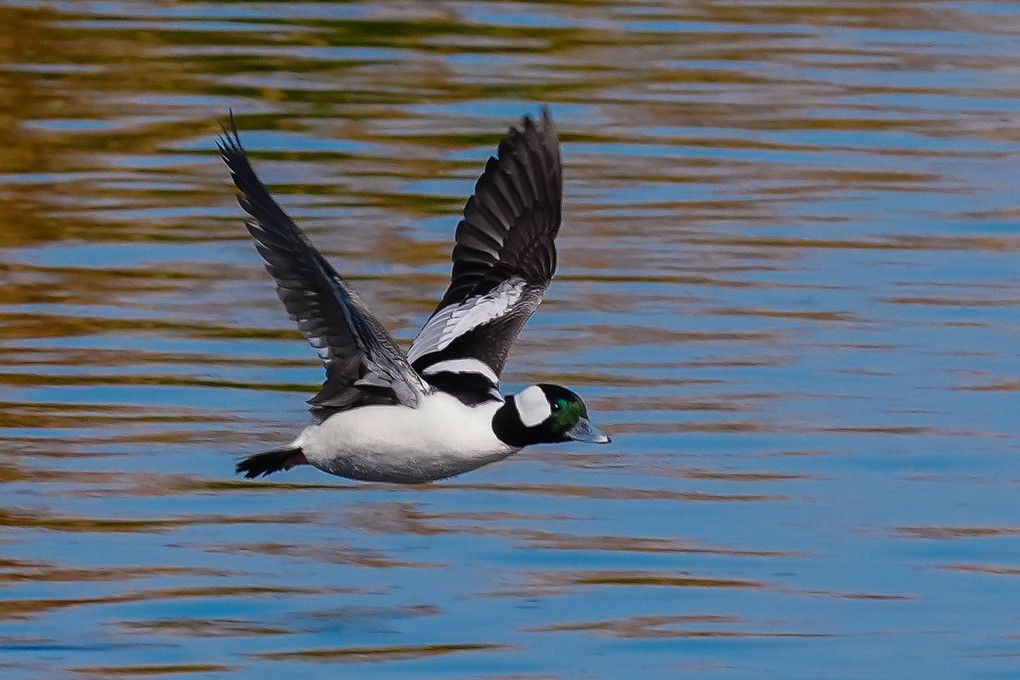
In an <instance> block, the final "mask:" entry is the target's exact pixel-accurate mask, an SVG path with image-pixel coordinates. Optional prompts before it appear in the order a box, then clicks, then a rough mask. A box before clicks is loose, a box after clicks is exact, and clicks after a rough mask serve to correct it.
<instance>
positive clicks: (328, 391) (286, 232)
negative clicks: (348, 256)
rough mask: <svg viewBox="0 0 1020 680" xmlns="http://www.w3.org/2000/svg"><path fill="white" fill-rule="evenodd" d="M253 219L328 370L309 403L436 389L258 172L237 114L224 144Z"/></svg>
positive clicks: (409, 401)
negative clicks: (413, 366) (310, 238)
mask: <svg viewBox="0 0 1020 680" xmlns="http://www.w3.org/2000/svg"><path fill="white" fill-rule="evenodd" d="M218 146H219V149H220V153H221V155H222V156H223V161H224V162H225V163H226V164H227V167H228V168H230V173H231V176H232V177H233V180H234V184H235V185H236V186H237V188H238V190H239V191H240V192H241V194H240V195H239V196H238V203H239V204H240V205H241V207H242V208H243V209H244V211H245V212H246V213H248V214H249V215H250V216H251V219H250V220H247V221H246V222H245V225H246V226H247V228H248V231H249V233H250V234H251V236H252V238H253V239H254V240H255V248H256V249H257V250H258V253H259V255H261V256H262V259H263V260H264V261H265V265H266V270H267V271H268V272H269V273H270V274H271V275H272V277H273V278H274V279H275V280H276V292H277V295H278V296H279V298H280V301H281V302H283V306H284V308H285V309H286V310H287V313H288V314H289V315H290V317H291V319H293V320H294V321H295V322H296V323H297V327H298V330H300V331H301V333H302V335H304V336H305V338H307V339H308V342H309V343H310V344H311V345H312V347H313V348H315V351H316V353H317V354H318V355H319V358H320V359H321V360H322V363H323V365H324V366H325V368H326V381H325V383H324V384H323V386H322V389H321V390H320V391H319V393H318V394H316V395H315V396H314V397H312V398H311V399H310V400H309V402H310V403H312V404H313V405H314V406H316V407H320V408H323V409H333V410H342V409H344V408H349V407H351V406H356V405H361V404H366V403H401V404H406V405H408V406H415V405H417V401H418V398H419V397H421V396H422V395H424V394H427V393H428V392H429V391H430V389H431V388H430V387H429V386H428V385H427V384H426V383H425V382H424V381H423V380H422V378H421V376H419V375H418V373H417V372H416V371H415V370H414V369H413V368H411V365H410V363H409V362H408V360H407V358H406V357H405V356H404V354H403V352H402V351H401V350H400V348H399V347H398V346H397V343H396V342H395V341H394V340H393V338H392V337H391V336H390V334H389V333H388V332H387V331H386V329H385V327H383V325H382V324H381V323H379V322H378V321H377V320H376V319H375V317H374V316H372V314H371V312H369V310H368V308H367V307H365V305H364V304H363V303H362V302H361V300H360V299H359V298H358V296H357V295H356V294H355V293H354V291H353V290H351V289H350V287H349V286H348V285H347V283H346V281H344V280H343V278H342V277H341V276H340V275H339V274H338V273H337V272H336V271H335V270H334V269H333V267H332V266H331V265H330V264H329V262H328V261H326V258H324V257H323V256H322V254H321V253H319V251H318V250H317V249H316V248H315V246H314V245H313V244H312V242H311V241H310V240H309V239H308V237H307V236H306V235H305V233H304V232H303V231H301V229H299V228H298V226H297V225H296V224H294V222H293V221H292V220H291V219H290V217H288V216H287V214H286V213H285V212H284V211H283V209H282V208H281V207H280V206H279V205H278V204H277V203H276V201H275V200H274V199H273V197H272V196H271V195H270V193H269V190H268V189H266V187H265V185H264V184H263V183H262V181H261V180H260V179H259V178H258V175H256V174H255V170H254V169H253V168H252V166H251V162H250V161H249V160H248V156H247V153H246V152H245V150H244V147H243V146H242V144H241V139H240V136H239V135H238V133H237V126H236V125H235V123H234V118H233V116H232V115H231V117H230V127H229V128H228V127H226V126H224V130H223V136H222V137H221V138H220V140H219V142H218Z"/></svg>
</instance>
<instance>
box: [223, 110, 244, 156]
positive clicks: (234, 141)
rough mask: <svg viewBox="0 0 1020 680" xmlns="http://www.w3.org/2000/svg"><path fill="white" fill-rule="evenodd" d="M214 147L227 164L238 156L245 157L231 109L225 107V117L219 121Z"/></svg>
mask: <svg viewBox="0 0 1020 680" xmlns="http://www.w3.org/2000/svg"><path fill="white" fill-rule="evenodd" d="M216 148H217V149H219V151H220V155H221V156H222V157H223V161H224V162H225V163H226V164H227V165H228V166H230V165H231V164H232V163H233V162H234V161H236V160H237V159H238V158H239V157H240V158H246V157H247V152H246V151H245V150H244V144H242V143H241V134H240V133H239V132H238V131H237V119H235V118H234V110H233V109H227V119H226V120H221V121H220V135H219V136H218V137H217V138H216Z"/></svg>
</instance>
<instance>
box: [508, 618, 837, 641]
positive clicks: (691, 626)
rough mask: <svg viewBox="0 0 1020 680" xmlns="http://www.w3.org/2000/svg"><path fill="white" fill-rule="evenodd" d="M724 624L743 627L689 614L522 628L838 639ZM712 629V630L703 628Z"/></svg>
mask: <svg viewBox="0 0 1020 680" xmlns="http://www.w3.org/2000/svg"><path fill="white" fill-rule="evenodd" d="M725 624H746V622H745V621H743V620H742V619H740V618H739V617H735V616H720V615H712V614H705V615H690V616H633V617H630V618H626V619H614V620H607V621H585V622H578V623H562V624H557V625H552V626H542V627H538V628H528V629H525V630H526V631H527V632H529V633H557V632H588V633H598V634H602V635H611V636H613V637H619V638H640V639H658V638H742V637H753V638H770V637H779V638H784V637H791V638H813V637H838V636H836V635H833V634H832V633H803V632H788V631H776V630H735V629H733V628H721V627H720V628H717V627H715V626H723V625H725ZM707 626H713V627H711V628H710V627H707Z"/></svg>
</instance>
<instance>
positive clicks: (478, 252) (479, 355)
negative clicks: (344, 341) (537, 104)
mask: <svg viewBox="0 0 1020 680" xmlns="http://www.w3.org/2000/svg"><path fill="white" fill-rule="evenodd" d="M562 193H563V175H562V171H561V168H560V148H559V140H558V139H557V137H556V129H555V127H554V126H553V122H552V119H551V118H550V116H549V111H548V110H547V109H543V110H542V118H541V119H540V120H538V121H535V120H532V119H531V118H530V117H528V116H525V117H524V119H523V121H522V124H521V127H520V129H518V128H511V129H510V131H509V132H508V133H507V135H506V136H505V137H504V138H503V140H502V141H501V142H500V143H499V149H498V151H497V156H496V157H495V158H490V159H489V161H488V163H486V165H485V171H484V172H483V173H482V176H481V178H479V180H478V183H477V184H476V185H475V192H474V195H473V196H471V198H469V199H468V201H467V205H465V206H464V219H462V220H461V221H460V224H458V225H457V236H456V245H455V246H454V249H453V276H452V279H451V281H450V287H449V288H448V289H447V291H446V294H445V295H444V296H443V299H442V301H440V303H439V306H438V307H436V310H435V311H434V312H433V313H432V316H431V317H429V320H428V321H427V322H426V323H425V326H424V327H423V328H422V329H421V332H420V333H418V337H417V338H415V340H414V344H413V345H412V346H411V349H410V351H409V352H408V359H409V360H410V361H411V365H412V366H414V368H415V369H416V370H417V371H418V372H419V373H421V374H422V376H423V377H424V378H425V379H426V380H428V381H429V382H430V383H432V384H434V385H436V386H438V387H441V388H444V389H445V385H447V384H449V385H453V386H455V385H457V383H460V385H461V386H462V387H465V388H466V387H469V385H468V384H467V383H472V382H473V383H475V385H474V386H476V387H477V386H485V387H486V389H487V391H490V392H493V393H494V395H495V396H498V394H499V392H498V385H499V374H500V373H501V372H502V370H503V366H504V364H505V363H506V358H507V354H509V352H510V346H511V345H512V344H513V342H514V340H516V339H517V336H518V334H520V332H521V329H522V328H523V327H524V324H525V323H526V322H527V320H528V318H529V317H530V316H531V314H532V313H533V312H534V311H535V309H536V308H538V305H539V304H540V303H541V302H542V296H543V295H544V294H545V290H546V288H547V287H548V286H549V281H550V280H551V279H552V276H553V272H554V271H555V270H556V246H555V243H554V239H555V238H556V234H557V232H558V231H559V228H560V205H561V202H562Z"/></svg>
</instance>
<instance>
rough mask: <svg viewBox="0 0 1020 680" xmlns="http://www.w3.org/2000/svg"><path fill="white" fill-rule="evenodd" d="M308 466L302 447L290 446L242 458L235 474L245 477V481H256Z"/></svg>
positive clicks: (235, 468) (238, 462) (235, 469)
mask: <svg viewBox="0 0 1020 680" xmlns="http://www.w3.org/2000/svg"><path fill="white" fill-rule="evenodd" d="M307 464H308V459H307V458H306V457H305V453H304V451H302V450H301V447H297V446H295V447H289V446H288V447H284V448H280V449H273V450H272V451H266V452H264V453H256V454H254V455H252V456H248V457H247V458H242V459H241V460H239V461H237V465H236V466H235V467H234V472H236V473H237V474H239V475H244V478H245V479H255V478H256V477H265V476H266V475H271V474H273V473H274V472H280V471H281V470H289V469H291V468H292V467H294V466H295V465H307Z"/></svg>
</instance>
